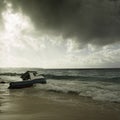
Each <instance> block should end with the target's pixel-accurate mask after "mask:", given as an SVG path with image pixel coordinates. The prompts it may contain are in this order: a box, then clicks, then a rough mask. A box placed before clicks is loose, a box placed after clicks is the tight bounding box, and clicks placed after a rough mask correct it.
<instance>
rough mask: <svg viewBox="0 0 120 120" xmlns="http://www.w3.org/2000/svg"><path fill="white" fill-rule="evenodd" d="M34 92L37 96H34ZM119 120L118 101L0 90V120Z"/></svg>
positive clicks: (119, 107)
mask: <svg viewBox="0 0 120 120" xmlns="http://www.w3.org/2000/svg"><path fill="white" fill-rule="evenodd" d="M38 94H39V95H40V96H38ZM62 119H63V120H120V104H119V103H105V102H96V101H94V100H91V99H90V98H85V97H78V96H76V95H74V94H73V95H71V94H70V95H66V94H61V93H53V92H51V93H47V92H43V91H41V92H37V91H34V88H28V89H22V90H11V91H9V90H7V92H6V91H2V92H1V93H0V120H62Z"/></svg>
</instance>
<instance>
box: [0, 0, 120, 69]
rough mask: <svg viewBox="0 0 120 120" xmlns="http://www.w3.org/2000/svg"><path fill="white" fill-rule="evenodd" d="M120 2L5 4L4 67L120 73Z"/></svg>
mask: <svg viewBox="0 0 120 120" xmlns="http://www.w3.org/2000/svg"><path fill="white" fill-rule="evenodd" d="M119 32H120V1H119V0H1V1H0V66H1V67H43V68H88V67H90V68H92V67H120V33H119Z"/></svg>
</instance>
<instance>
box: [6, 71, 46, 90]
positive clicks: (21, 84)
mask: <svg viewBox="0 0 120 120" xmlns="http://www.w3.org/2000/svg"><path fill="white" fill-rule="evenodd" d="M21 78H22V79H23V81H17V82H10V86H9V87H8V88H9V89H19V88H25V87H31V86H33V84H36V83H41V84H46V79H45V78H44V77H43V76H42V75H41V76H36V74H34V72H33V71H27V72H26V73H24V74H23V75H22V76H21Z"/></svg>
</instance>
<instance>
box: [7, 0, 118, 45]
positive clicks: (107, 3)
mask: <svg viewBox="0 0 120 120" xmlns="http://www.w3.org/2000/svg"><path fill="white" fill-rule="evenodd" d="M9 1H10V0H9ZM11 2H12V3H13V7H14V9H15V10H17V9H18V8H21V9H22V11H23V13H25V14H26V15H28V16H30V18H31V19H32V21H33V23H34V24H35V26H36V28H38V29H42V30H51V31H52V32H53V33H54V34H62V35H63V36H64V37H66V38H71V37H74V38H76V40H77V41H78V42H80V43H83V44H87V43H92V44H97V45H106V44H112V43H115V42H118V41H120V1H119V0H11Z"/></svg>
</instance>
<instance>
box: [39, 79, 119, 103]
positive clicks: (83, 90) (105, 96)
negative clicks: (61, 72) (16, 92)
mask: <svg viewBox="0 0 120 120" xmlns="http://www.w3.org/2000/svg"><path fill="white" fill-rule="evenodd" d="M37 88H39V89H41V90H45V91H54V92H63V93H75V94H78V95H80V96H87V97H91V98H92V99H94V100H101V101H112V102H120V84H112V83H110V84H109V83H105V82H98V81H97V82H88V81H65V80H62V81H59V80H49V81H48V83H47V84H46V85H37Z"/></svg>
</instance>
